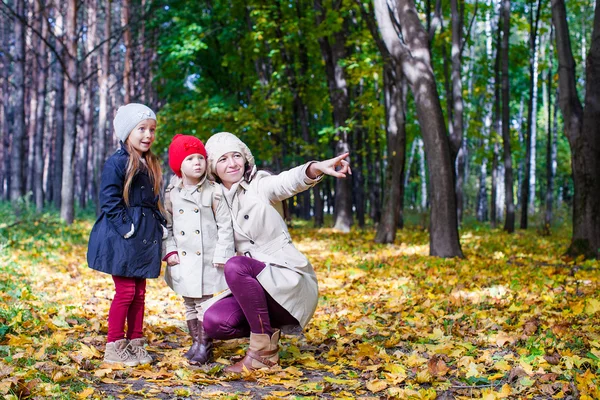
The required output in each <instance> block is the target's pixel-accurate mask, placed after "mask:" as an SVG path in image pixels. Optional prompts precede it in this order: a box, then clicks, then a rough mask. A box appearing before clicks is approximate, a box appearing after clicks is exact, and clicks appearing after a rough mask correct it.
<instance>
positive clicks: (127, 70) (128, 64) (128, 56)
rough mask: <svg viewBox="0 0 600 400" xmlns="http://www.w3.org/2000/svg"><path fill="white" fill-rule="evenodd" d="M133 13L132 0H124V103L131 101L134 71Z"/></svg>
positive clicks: (122, 17) (122, 12) (122, 19)
mask: <svg viewBox="0 0 600 400" xmlns="http://www.w3.org/2000/svg"><path fill="white" fill-rule="evenodd" d="M130 13H131V0H123V5H122V7H121V24H122V25H123V26H124V27H125V30H124V31H123V44H124V45H125V59H124V60H123V61H124V67H123V87H124V88H125V95H124V98H123V103H124V104H129V103H131V99H132V96H131V93H132V92H133V91H132V88H133V84H132V82H131V81H132V71H133V53H132V50H133V49H132V41H131V28H130V27H129V22H130V21H129V20H130Z"/></svg>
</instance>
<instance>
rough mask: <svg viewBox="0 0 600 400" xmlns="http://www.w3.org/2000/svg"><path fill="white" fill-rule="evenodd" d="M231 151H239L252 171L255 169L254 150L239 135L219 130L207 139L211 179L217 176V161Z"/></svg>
mask: <svg viewBox="0 0 600 400" xmlns="http://www.w3.org/2000/svg"><path fill="white" fill-rule="evenodd" d="M231 151H237V152H239V153H240V154H241V155H242V156H243V157H244V159H245V160H246V162H247V163H248V165H249V166H250V171H253V170H254V169H255V162H254V156H253V155H252V152H251V151H250V149H249V148H248V146H247V145H246V143H244V142H242V141H241V140H240V139H239V138H238V137H237V136H235V135H234V134H233V133H229V132H219V133H215V134H214V135H212V136H211V137H210V138H209V139H208V140H207V141H206V152H207V153H208V172H209V174H210V175H211V179H215V178H216V167H217V161H218V160H219V158H221V156H223V154H227V153H229V152H231Z"/></svg>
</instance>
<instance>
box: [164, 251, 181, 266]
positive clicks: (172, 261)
mask: <svg viewBox="0 0 600 400" xmlns="http://www.w3.org/2000/svg"><path fill="white" fill-rule="evenodd" d="M177 264H179V254H171V255H170V256H169V258H167V265H168V266H169V267H172V266H173V265H177Z"/></svg>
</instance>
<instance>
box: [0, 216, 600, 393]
mask: <svg viewBox="0 0 600 400" xmlns="http://www.w3.org/2000/svg"><path fill="white" fill-rule="evenodd" d="M0 221H2V222H1V223H0V398H6V399H17V398H51V397H56V398H69V399H85V398H88V399H107V398H108V399H111V398H112V399H137V398H157V399H159V398H160V399H172V398H178V399H187V398H217V399H254V398H256V399H259V398H262V399H298V398H362V399H381V398H414V399H435V398H447V399H451V398H485V399H500V398H536V399H538V398H544V399H546V398H548V399H549V398H564V399H577V398H581V399H594V398H595V399H597V398H600V389H598V387H600V273H599V268H600V263H599V262H597V261H584V260H581V259H578V260H573V259H569V258H565V257H562V256H561V254H562V253H564V251H565V249H566V247H567V245H568V243H569V235H570V231H569V229H568V228H561V229H558V230H556V231H554V232H552V234H551V235H550V236H543V235H541V234H540V232H538V231H536V230H535V228H533V229H530V230H528V231H517V232H516V233H515V234H512V235H508V234H506V233H504V232H502V231H501V230H499V229H491V228H488V227H484V226H482V225H476V224H471V226H467V227H464V228H463V229H461V232H460V234H461V243H462V248H463V251H464V253H465V259H440V258H433V257H428V255H427V254H428V251H429V246H428V234H427V232H425V231H423V230H422V229H418V227H412V228H411V227H409V228H407V229H404V230H401V231H398V236H397V239H396V242H395V244H393V245H378V244H375V243H374V242H373V237H374V230H373V229H366V230H358V229H355V230H353V231H352V232H351V233H350V234H346V235H344V234H337V233H335V232H334V231H332V230H331V229H313V228H309V227H308V226H304V224H302V223H294V225H293V228H292V229H291V233H292V236H293V237H294V241H295V243H296V244H297V246H298V247H299V249H300V250H301V251H303V252H304V253H305V254H306V255H307V256H308V257H309V259H310V260H311V261H312V263H313V265H314V267H315V270H316V272H317V275H318V278H319V285H320V294H321V297H320V301H319V306H318V308H317V311H316V313H315V316H314V318H313V319H312V321H311V322H310V324H309V325H308V327H307V329H306V330H305V332H304V334H303V335H302V336H286V337H284V338H283V339H282V341H281V350H280V356H281V362H280V364H281V365H280V367H278V368H277V369H275V370H274V371H268V372H267V371H259V372H257V373H254V374H249V375H245V376H241V377H240V376H238V377H232V376H227V375H225V374H223V372H222V368H223V367H224V366H225V365H227V364H229V363H230V360H231V358H232V357H234V356H236V355H240V354H243V353H244V351H245V348H246V347H247V340H234V341H229V342H220V341H217V342H216V349H215V362H213V363H211V364H209V365H206V366H202V367H190V366H189V365H188V363H187V361H186V360H185V359H184V358H183V357H182V354H183V352H184V351H185V350H186V349H187V348H188V347H189V345H190V343H191V340H190V338H189V336H188V335H187V332H186V328H185V322H184V315H183V304H182V301H181V299H180V298H179V296H177V295H175V294H174V293H173V292H172V291H171V290H170V289H169V288H168V287H167V286H166V284H165V283H164V281H163V280H162V279H154V280H149V281H148V288H147V295H146V320H145V334H146V337H147V338H148V340H149V346H148V350H149V352H150V354H151V355H152V356H153V357H154V359H155V361H154V362H153V363H152V364H151V365H147V366H140V367H136V368H116V367H114V366H113V367H111V366H107V365H104V364H103V363H102V356H103V350H104V344H105V339H106V319H107V313H108V307H109V305H110V300H111V298H112V295H113V283H112V281H111V279H110V277H109V276H108V275H105V274H102V273H98V272H95V271H92V270H90V269H89V268H88V267H87V265H86V261H85V253H86V243H87V238H88V235H89V231H90V229H91V226H92V221H91V219H82V220H79V221H77V222H75V223H74V224H73V225H71V226H68V227H66V226H64V225H62V224H61V223H60V222H59V221H58V218H57V216H56V215H55V214H53V213H48V214H43V215H36V214H34V213H24V214H22V215H21V216H20V217H18V218H17V217H15V216H14V215H12V211H8V208H6V207H4V208H2V207H0Z"/></svg>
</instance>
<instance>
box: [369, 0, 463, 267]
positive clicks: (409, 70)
mask: <svg viewBox="0 0 600 400" xmlns="http://www.w3.org/2000/svg"><path fill="white" fill-rule="evenodd" d="M374 1H375V10H376V17H377V22H378V24H379V29H380V31H381V33H382V37H383V40H384V42H385V44H386V46H387V48H388V50H389V51H390V54H392V56H393V57H394V58H395V60H396V62H398V63H399V64H400V66H401V68H402V72H403V74H404V76H406V78H407V81H408V84H409V86H410V88H411V90H412V93H413V95H414V99H415V105H416V109H417V117H418V120H419V124H420V126H421V129H422V135H423V139H424V143H425V151H426V152H427V164H428V169H429V171H435V173H432V174H430V181H431V219H430V254H431V255H433V256H440V257H462V256H463V254H462V250H461V248H460V242H459V239H458V221H457V218H456V196H455V192H454V177H453V172H452V171H453V169H454V168H453V165H452V160H451V155H450V144H449V141H448V135H447V131H446V124H445V121H444V115H443V113H442V108H441V104H440V101H439V94H438V91H437V87H436V83H435V77H434V75H433V69H432V67H431V60H430V53H429V39H428V35H427V32H426V31H425V29H424V28H423V25H422V24H421V21H419V17H418V14H417V10H416V8H415V4H414V2H413V1H412V0H397V1H395V2H394V3H393V4H394V7H393V9H390V8H388V6H387V3H386V1H385V0H374ZM394 24H396V26H398V27H399V29H400V33H401V35H402V38H403V39H404V41H402V40H400V37H399V35H398V33H397V32H396V30H395V27H394Z"/></svg>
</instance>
